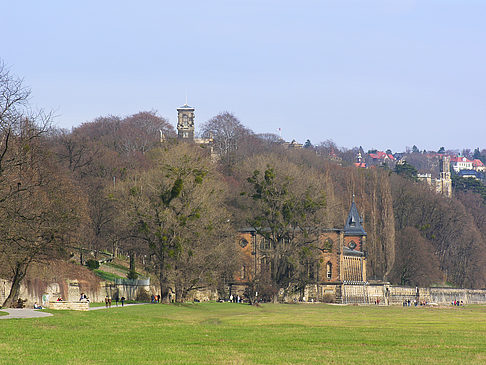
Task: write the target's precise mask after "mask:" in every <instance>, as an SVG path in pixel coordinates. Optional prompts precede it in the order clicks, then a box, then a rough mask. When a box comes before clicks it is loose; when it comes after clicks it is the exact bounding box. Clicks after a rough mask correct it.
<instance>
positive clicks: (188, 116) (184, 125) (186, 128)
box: [177, 104, 195, 142]
mask: <svg viewBox="0 0 486 365" xmlns="http://www.w3.org/2000/svg"><path fill="white" fill-rule="evenodd" d="M194 118H195V115H194V108H193V107H192V106H189V105H187V104H184V105H183V106H181V107H179V108H177V138H178V139H179V140H183V141H191V142H192V141H194Z"/></svg>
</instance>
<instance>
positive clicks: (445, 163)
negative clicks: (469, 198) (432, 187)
mask: <svg viewBox="0 0 486 365" xmlns="http://www.w3.org/2000/svg"><path fill="white" fill-rule="evenodd" d="M439 169H440V174H439V179H438V180H437V182H436V184H437V185H436V190H437V192H438V193H441V194H443V195H445V196H448V197H451V196H452V180H451V158H450V157H449V156H442V157H440V158H439Z"/></svg>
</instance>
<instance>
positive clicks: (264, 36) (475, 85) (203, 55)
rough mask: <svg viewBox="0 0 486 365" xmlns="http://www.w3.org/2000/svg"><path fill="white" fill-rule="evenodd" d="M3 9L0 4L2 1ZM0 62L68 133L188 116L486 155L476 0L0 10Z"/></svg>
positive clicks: (315, 137)
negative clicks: (129, 119)
mask: <svg viewBox="0 0 486 365" xmlns="http://www.w3.org/2000/svg"><path fill="white" fill-rule="evenodd" d="M1 3H4V4H1ZM0 5H1V8H2V15H1V16H0V19H1V24H2V47H1V53H0V58H2V59H3V61H4V62H5V63H6V64H7V65H8V66H10V69H11V70H12V71H13V72H15V73H16V74H17V75H19V76H22V77H23V78H24V80H25V84H26V85H29V86H30V87H31V88H32V92H33V99H32V102H33V104H34V105H35V106H38V107H42V108H45V109H53V110H54V111H55V112H56V113H57V114H58V117H57V118H56V122H57V124H58V125H59V126H61V127H64V128H70V127H72V126H76V125H79V124H81V123H83V122H86V121H91V120H93V119H94V118H96V117H98V116H103V115H109V114H113V115H120V116H125V115H129V114H133V113H136V112H138V111H141V110H156V111H158V114H159V115H161V116H163V117H166V118H168V119H169V121H170V122H171V123H172V124H173V125H175V121H176V108H177V107H178V106H180V105H182V104H184V101H185V95H186V90H187V94H188V101H189V104H190V105H192V106H194V107H195V108H196V123H197V124H196V127H197V125H200V124H201V123H203V122H205V121H206V120H208V119H209V118H210V117H212V116H214V115H216V114H217V113H219V112H221V111H230V112H232V113H234V114H235V115H236V116H237V117H238V118H239V119H240V120H241V122H242V123H243V124H245V125H246V126H248V127H250V128H251V129H253V130H254V131H255V132H276V130H277V128H279V127H280V128H282V135H283V137H284V138H286V139H288V140H290V139H296V140H298V141H300V142H304V141H305V140H306V139H307V138H309V139H310V140H311V141H312V142H313V143H318V142H320V141H324V140H326V139H332V140H334V141H335V142H336V143H337V144H338V145H339V146H345V147H352V146H359V145H362V146H363V148H365V149H370V148H378V149H386V148H391V149H392V150H394V151H402V150H404V149H405V147H406V146H412V145H414V144H416V145H417V146H418V147H419V148H420V149H424V148H425V149H431V150H437V149H438V148H439V147H440V146H445V147H446V148H463V147H469V148H475V147H481V148H486V137H485V136H486V103H485V101H486V71H485V67H486V42H485V41H486V20H485V19H486V1H483V0H481V1H472V0H455V1H452V0H437V1H431V0H417V1H413V0H403V1H392V0H381V1H379V0H376V1H375V0H363V1H345V0H336V1H324V0H323V1H282V0H278V1H277V0H271V1H270V0H268V1H267V0H259V1H257V0H246V1H245V0H238V1H237V0H226V1H211V0H206V1H200V0H199V1H190V0H188V1H177V2H176V1H137V2H135V1H101V0H99V1H77V2H74V1H42V2H41V1H33V0H32V1H4V0H0Z"/></svg>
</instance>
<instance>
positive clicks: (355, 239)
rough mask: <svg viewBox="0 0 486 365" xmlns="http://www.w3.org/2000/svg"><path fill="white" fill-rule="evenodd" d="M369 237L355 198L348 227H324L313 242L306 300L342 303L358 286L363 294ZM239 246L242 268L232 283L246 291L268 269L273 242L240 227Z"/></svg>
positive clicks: (249, 228)
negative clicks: (313, 257) (367, 239)
mask: <svg viewBox="0 0 486 365" xmlns="http://www.w3.org/2000/svg"><path fill="white" fill-rule="evenodd" d="M366 236H367V234H366V231H365V230H364V228H363V220H362V219H361V217H360V215H359V213H358V209H357V207H356V204H355V202H354V199H353V202H352V204H351V208H350V210H349V214H348V217H347V219H346V222H345V224H344V228H322V229H321V230H320V234H319V238H318V241H317V242H316V243H313V245H314V248H315V250H314V251H315V255H316V256H315V260H314V262H313V263H312V264H311V265H310V266H309V268H308V273H307V275H308V279H309V282H312V283H313V284H311V285H308V287H307V289H306V290H307V292H306V294H305V295H304V296H303V298H305V299H306V301H310V300H314V301H322V300H325V301H336V302H342V301H343V295H348V296H349V288H350V287H353V290H354V291H356V289H355V288H358V289H357V290H358V295H360V293H361V292H360V291H359V290H360V289H359V288H361V287H362V286H364V285H366V283H367V277H366V250H367V243H366ZM238 245H239V249H240V252H241V263H240V264H241V269H240V270H239V271H238V273H237V275H236V277H235V278H234V282H233V283H231V284H230V286H233V287H234V288H233V291H234V292H238V291H239V292H240V293H242V292H243V290H244V287H245V286H246V285H247V284H248V283H250V282H251V281H252V280H253V279H254V278H255V277H258V276H259V274H261V272H262V270H264V269H268V263H269V261H270V257H271V250H272V248H271V244H270V242H268V240H266V239H265V238H264V237H263V236H260V235H258V233H257V231H256V229H254V228H252V227H248V228H244V229H241V230H240V235H239V238H238ZM347 288H348V292H347V291H346V289H347ZM230 290H231V289H230ZM301 299H302V298H301ZM347 299H348V300H349V299H350V298H347ZM356 300H357V301H360V300H361V299H359V300H358V299H356Z"/></svg>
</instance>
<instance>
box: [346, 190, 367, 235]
mask: <svg viewBox="0 0 486 365" xmlns="http://www.w3.org/2000/svg"><path fill="white" fill-rule="evenodd" d="M362 223H363V220H362V219H361V217H360V216H359V213H358V208H356V204H355V202H354V198H353V202H352V203H351V209H350V210H349V214H348V218H347V219H346V224H345V225H344V234H345V235H347V236H366V232H365V230H364V228H363V226H362Z"/></svg>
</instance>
